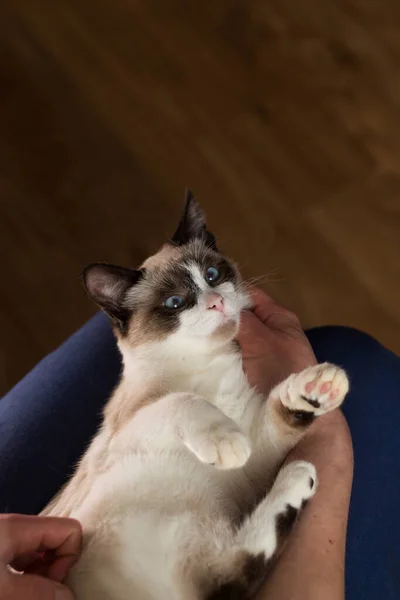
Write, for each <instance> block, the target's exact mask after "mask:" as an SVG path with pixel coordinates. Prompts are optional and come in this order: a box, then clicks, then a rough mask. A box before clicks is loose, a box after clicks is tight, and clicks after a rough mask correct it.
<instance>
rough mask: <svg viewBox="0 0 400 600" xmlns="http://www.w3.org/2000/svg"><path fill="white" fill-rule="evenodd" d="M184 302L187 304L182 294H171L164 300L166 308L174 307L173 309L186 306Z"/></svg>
mask: <svg viewBox="0 0 400 600" xmlns="http://www.w3.org/2000/svg"><path fill="white" fill-rule="evenodd" d="M184 304H185V301H184V299H183V298H182V296H170V297H169V298H167V299H166V300H165V302H164V306H165V307H166V308H172V309H177V308H182V306H184Z"/></svg>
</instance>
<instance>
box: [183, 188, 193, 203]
mask: <svg viewBox="0 0 400 600" xmlns="http://www.w3.org/2000/svg"><path fill="white" fill-rule="evenodd" d="M193 200H195V197H194V194H193V192H192V190H191V189H190V188H188V187H187V188H186V191H185V203H186V204H187V203H189V202H193Z"/></svg>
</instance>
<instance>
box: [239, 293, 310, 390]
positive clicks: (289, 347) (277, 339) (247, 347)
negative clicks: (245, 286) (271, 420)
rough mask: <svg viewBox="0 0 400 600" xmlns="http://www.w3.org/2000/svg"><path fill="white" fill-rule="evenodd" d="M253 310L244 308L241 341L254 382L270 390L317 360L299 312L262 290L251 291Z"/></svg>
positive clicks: (260, 387)
mask: <svg viewBox="0 0 400 600" xmlns="http://www.w3.org/2000/svg"><path fill="white" fill-rule="evenodd" d="M251 298H252V301H253V309H252V311H243V313H242V316H241V321H240V331H239V335H238V342H239V344H240V345H241V348H242V356H243V368H244V371H245V373H246V375H247V378H248V380H249V382H250V383H251V385H253V386H255V387H256V388H257V389H258V390H259V391H260V392H261V393H263V394H268V393H269V392H270V391H271V389H272V388H273V386H274V385H276V384H277V383H280V382H281V381H283V380H284V379H286V377H288V376H289V375H290V374H291V373H296V372H299V371H302V370H303V369H305V368H306V367H310V366H312V365H315V364H316V362H317V361H316V358H315V355H314V352H313V350H312V348H311V346H310V343H309V341H308V339H307V337H306V335H305V333H304V331H303V329H302V327H301V325H300V321H299V319H298V318H297V316H296V315H295V314H294V313H292V312H290V311H289V310H287V309H286V308H283V307H282V306H280V305H279V304H277V303H276V302H275V301H274V300H272V298H270V297H269V296H268V295H267V294H265V293H264V292H262V291H261V290H259V289H257V288H254V289H253V290H252V291H251Z"/></svg>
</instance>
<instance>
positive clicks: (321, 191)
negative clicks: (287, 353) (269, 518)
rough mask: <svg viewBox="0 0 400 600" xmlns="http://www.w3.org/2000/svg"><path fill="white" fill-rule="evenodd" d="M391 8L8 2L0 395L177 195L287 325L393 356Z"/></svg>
mask: <svg viewBox="0 0 400 600" xmlns="http://www.w3.org/2000/svg"><path fill="white" fill-rule="evenodd" d="M399 71H400V4H399V3H398V2H396V0H358V1H356V0H353V1H352V0H326V1H325V2H323V3H321V2H319V0H302V2H293V1H292V0H269V1H268V2H266V1H265V0H219V1H216V2H195V1H194V0H193V1H192V2H190V1H188V0H186V1H184V0H168V2H166V1H164V0H112V1H111V0H85V1H84V2H82V0H57V2H54V0H14V1H13V2H9V3H3V5H2V18H1V21H0V132H1V135H0V239H1V259H0V260H1V275H2V277H1V297H0V312H1V341H2V344H1V346H2V348H1V350H2V352H3V357H2V361H1V372H0V377H1V381H0V385H1V390H2V391H5V390H7V389H8V388H9V387H10V386H11V385H12V384H14V383H15V381H16V380H18V378H20V377H21V376H22V375H24V373H25V372H26V371H27V370H29V369H30V368H31V367H32V366H33V365H34V364H35V363H36V362H37V361H38V360H39V359H40V358H41V357H42V356H43V355H45V354H46V353H47V352H49V351H50V350H52V349H53V348H55V347H56V346H57V345H58V344H60V343H61V342H62V341H63V340H64V339H65V337H66V336H68V335H69V334H70V333H72V332H73V331H74V330H75V329H76V328H77V327H79V326H80V325H81V324H82V323H83V322H84V321H85V320H86V319H87V318H88V317H89V316H90V315H91V314H92V313H93V312H94V310H95V309H94V306H93V305H92V304H91V303H90V302H89V300H88V299H87V298H86V296H85V294H84V292H83V289H82V288H81V284H80V279H79V277H80V271H81V268H82V266H83V265H84V264H85V263H87V262H91V261H96V260H100V261H109V262H115V263H120V264H123V265H136V264H138V263H139V262H140V261H141V260H142V259H143V257H145V256H146V255H147V254H148V253H149V252H152V251H153V250H154V249H155V248H156V247H157V245H158V244H159V243H161V242H162V241H163V240H164V239H165V237H166V236H168V235H169V234H170V233H171V232H172V229H173V227H174V226H175V223H176V220H177V218H178V214H179V211H180V208H181V205H182V201H183V192H184V188H185V186H187V185H188V186H190V187H191V188H192V189H193V190H194V191H195V193H196V195H197V197H198V198H199V200H200V201H201V203H202V204H203V206H204V207H205V209H206V211H207V213H208V216H209V222H210V224H211V227H212V229H213V230H214V231H215V232H216V233H217V235H218V236H219V237H220V239H221V240H222V242H223V243H224V248H225V249H226V251H227V252H228V253H230V254H231V255H232V256H233V257H234V258H236V259H237V260H238V262H239V264H240V265H241V266H242V268H243V270H244V272H245V274H246V275H247V276H255V275H261V274H265V273H269V283H267V284H266V288H267V289H268V290H269V291H270V292H271V293H272V294H274V295H275V296H276V298H278V299H279V300H280V301H282V302H284V303H285V304H286V305H288V306H290V307H291V308H292V309H294V310H295V311H297V312H298V313H299V315H300V316H301V318H302V321H303V324H304V325H305V326H313V325H321V324H326V323H343V324H348V325H353V326H355V327H359V328H362V329H364V330H367V331H369V332H370V333H372V334H374V335H375V336H377V337H378V338H379V340H381V341H382V342H383V343H384V344H386V345H387V346H389V347H390V348H392V349H394V350H396V351H397V352H399V351H400V291H399V290H400V287H399V286H400V262H399V255H400V252H399V251H400V77H399Z"/></svg>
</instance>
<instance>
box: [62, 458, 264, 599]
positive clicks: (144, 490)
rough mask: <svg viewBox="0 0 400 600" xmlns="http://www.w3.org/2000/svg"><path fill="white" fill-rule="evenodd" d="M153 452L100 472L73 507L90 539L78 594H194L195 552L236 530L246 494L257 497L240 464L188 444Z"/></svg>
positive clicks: (76, 573)
mask: <svg viewBox="0 0 400 600" xmlns="http://www.w3.org/2000/svg"><path fill="white" fill-rule="evenodd" d="M147 458H148V460H146V456H143V455H131V456H130V457H128V458H126V459H124V461H122V463H119V464H118V465H115V466H114V467H113V468H112V469H111V470H110V471H109V472H108V473H106V474H103V475H101V476H99V477H98V478H97V480H96V481H94V483H93V486H92V489H91V492H90V494H89V495H88V496H87V498H86V500H85V502H84V503H83V504H82V506H81V507H80V508H79V510H77V511H75V512H74V513H73V514H72V515H71V516H73V517H75V518H77V519H79V520H80V522H81V523H82V526H83V531H84V539H85V548H84V551H83V554H82V556H81V558H80V560H79V561H78V563H77V565H76V566H75V567H74V569H73V571H72V573H71V577H70V581H69V583H70V585H71V587H72V588H73V589H74V591H75V593H76V597H77V600H93V599H94V598H96V600H103V598H104V599H107V600H120V599H121V600H122V599H123V600H125V599H126V598H130V597H132V598H135V600H150V599H154V598H157V599H158V598H165V600H169V598H171V600H172V599H174V600H176V599H177V598H180V597H182V599H183V598H185V599H187V600H190V598H191V591H190V586H191V584H192V580H193V576H192V575H193V572H194V571H195V570H196V569H198V564H196V557H197V556H201V555H203V554H204V553H205V554H207V548H208V547H210V546H211V545H214V546H215V539H216V535H215V533H216V531H217V530H219V534H218V536H217V539H219V540H220V541H221V543H222V542H223V537H224V535H225V536H229V535H230V533H231V531H232V526H231V524H232V522H234V521H238V520H240V518H241V516H243V504H244V502H243V501H244V498H246V501H245V503H246V504H247V503H248V504H249V508H250V506H251V505H252V501H254V495H253V492H252V487H251V485H250V484H249V482H248V481H247V479H246V477H245V476H244V474H243V472H241V471H240V470H238V471H230V472H221V471H219V472H218V471H217V470H216V469H214V468H213V467H212V466H208V465H203V464H201V463H199V461H198V460H197V459H196V458H195V457H194V456H193V457H192V456H191V455H187V454H186V453H185V452H184V451H182V452H168V456H166V453H165V452H164V453H160V454H159V455H155V456H154V455H153V456H152V457H151V460H150V457H147ZM188 557H190V560H191V561H192V562H193V563H194V565H195V566H194V567H193V568H192V567H187V561H188V560H189V558H188ZM197 563H198V561H197ZM187 568H188V569H189V571H190V573H191V576H188V574H187V573H184V572H182V570H183V571H185V569H187ZM181 588H182V590H183V591H182V595H181V596H180V595H179V594H178V595H177V590H179V589H181Z"/></svg>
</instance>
